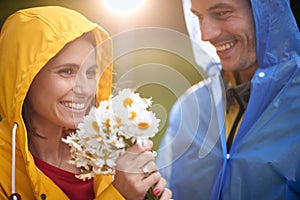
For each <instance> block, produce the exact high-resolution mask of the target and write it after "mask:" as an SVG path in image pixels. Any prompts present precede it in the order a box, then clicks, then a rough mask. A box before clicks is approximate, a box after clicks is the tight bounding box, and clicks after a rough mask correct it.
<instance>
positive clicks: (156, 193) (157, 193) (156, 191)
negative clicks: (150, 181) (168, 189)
mask: <svg viewBox="0 0 300 200" xmlns="http://www.w3.org/2000/svg"><path fill="white" fill-rule="evenodd" d="M159 193H160V190H159V189H158V188H156V189H154V190H153V194H154V195H155V196H158V195H159Z"/></svg>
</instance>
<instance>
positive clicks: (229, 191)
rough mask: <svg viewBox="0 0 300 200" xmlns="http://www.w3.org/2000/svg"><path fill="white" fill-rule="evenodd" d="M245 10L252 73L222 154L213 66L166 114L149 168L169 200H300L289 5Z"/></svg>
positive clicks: (298, 74)
mask: <svg viewBox="0 0 300 200" xmlns="http://www.w3.org/2000/svg"><path fill="white" fill-rule="evenodd" d="M251 3H252V7H253V15H254V20H255V24H256V40H257V59H258V69H257V71H256V72H255V74H254V76H253V78H252V80H251V95H250V99H249V103H248V106H247V109H246V111H245V114H244V118H243V121H242V123H241V125H240V128H239V130H238V132H237V135H236V138H235V140H234V142H233V144H232V147H231V149H230V152H229V153H228V154H227V150H226V138H225V127H224V104H225V103H224V100H223V99H224V92H223V90H222V85H221V81H220V79H219V73H218V67H216V66H217V64H215V63H214V64H212V63H211V65H207V66H210V67H206V68H205V69H206V71H207V73H208V75H209V78H208V79H206V80H204V81H202V82H200V83H198V84H197V85H195V86H193V87H192V88H190V89H189V90H188V91H187V92H186V93H185V94H184V95H182V96H181V97H180V98H179V99H178V101H177V103H176V104H175V105H174V107H173V109H172V111H171V114H170V122H169V128H168V130H167V132H166V134H165V136H164V138H163V140H162V143H161V146H160V148H159V150H158V159H157V163H158V166H159V167H160V172H161V173H162V175H163V176H164V177H166V178H167V180H168V182H169V185H168V186H169V187H170V188H171V189H172V191H173V197H174V199H176V200H181V199H182V200H185V199H189V200H193V199H213V200H216V199H228V200H235V199H243V200H244V199H256V200H257V199H264V200H266V199H270V200H274V199H289V200H292V199H300V34H299V29H298V27H297V24H296V21H295V18H294V16H293V14H292V12H291V9H290V4H289V0H251ZM211 69H214V70H211Z"/></svg>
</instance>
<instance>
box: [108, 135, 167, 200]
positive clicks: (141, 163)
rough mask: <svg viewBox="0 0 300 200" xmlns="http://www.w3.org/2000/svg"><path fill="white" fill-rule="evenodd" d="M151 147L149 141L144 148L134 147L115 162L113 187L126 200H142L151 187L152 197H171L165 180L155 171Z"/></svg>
mask: <svg viewBox="0 0 300 200" xmlns="http://www.w3.org/2000/svg"><path fill="white" fill-rule="evenodd" d="M152 146H153V143H152V141H150V140H149V142H148V144H147V145H144V146H139V145H134V146H132V147H131V148H129V149H128V150H127V152H126V153H125V154H124V155H123V156H121V157H120V158H119V159H118V161H117V172H116V175H115V177H114V182H113V185H114V187H115V188H116V189H117V190H118V191H119V192H120V193H121V194H122V195H123V196H124V197H125V198H126V199H128V200H130V199H133V200H139V199H141V200H142V199H144V197H145V195H146V193H147V191H148V190H149V188H150V187H151V186H154V189H153V193H154V195H155V196H160V195H161V199H164V200H167V199H170V198H171V196H172V192H171V191H170V190H169V189H165V186H166V180H165V179H163V178H162V177H161V176H160V173H159V172H158V171H157V166H156V163H155V162H154V156H153V154H152V152H151V151H150V150H151V149H152Z"/></svg>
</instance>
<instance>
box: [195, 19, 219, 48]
mask: <svg viewBox="0 0 300 200" xmlns="http://www.w3.org/2000/svg"><path fill="white" fill-rule="evenodd" d="M219 25H220V22H216V20H213V19H211V18H210V17H204V18H203V19H202V20H201V22H200V31H201V40H202V41H209V42H211V41H213V40H215V39H216V38H218V37H219V36H220V35H221V33H222V30H221V28H220V26H219Z"/></svg>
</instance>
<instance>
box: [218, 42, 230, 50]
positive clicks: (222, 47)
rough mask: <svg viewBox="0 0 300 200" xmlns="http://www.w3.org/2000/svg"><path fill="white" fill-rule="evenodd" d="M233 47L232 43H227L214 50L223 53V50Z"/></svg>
mask: <svg viewBox="0 0 300 200" xmlns="http://www.w3.org/2000/svg"><path fill="white" fill-rule="evenodd" d="M233 45H234V43H233V42H229V43H227V44H223V45H221V46H217V47H216V50H217V51H225V50H227V49H229V48H231V47H232V46H233Z"/></svg>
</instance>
